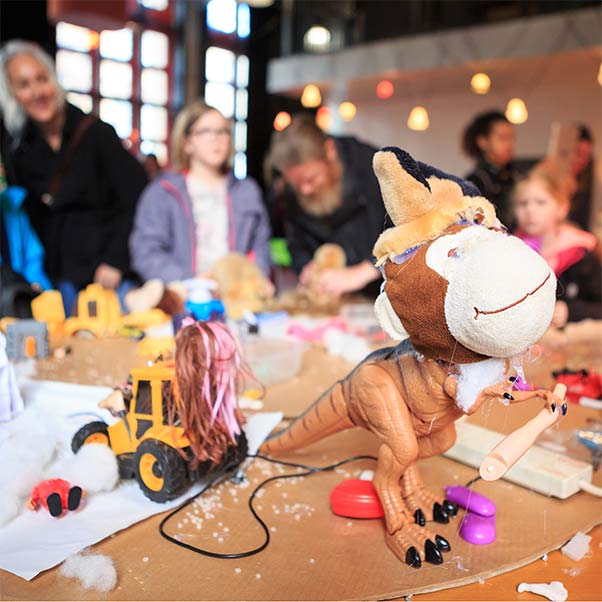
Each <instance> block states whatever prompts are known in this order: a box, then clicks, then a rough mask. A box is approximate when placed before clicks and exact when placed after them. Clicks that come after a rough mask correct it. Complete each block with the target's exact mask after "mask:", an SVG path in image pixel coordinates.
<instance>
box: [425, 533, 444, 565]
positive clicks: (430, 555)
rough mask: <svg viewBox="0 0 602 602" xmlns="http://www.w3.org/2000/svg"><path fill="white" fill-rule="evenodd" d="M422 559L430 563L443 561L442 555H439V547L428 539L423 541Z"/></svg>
mask: <svg viewBox="0 0 602 602" xmlns="http://www.w3.org/2000/svg"><path fill="white" fill-rule="evenodd" d="M424 559H425V560H426V561H427V562H430V563H431V564H442V563H443V556H441V552H440V551H439V548H437V546H436V545H435V544H434V543H433V542H432V541H431V540H430V539H427V540H426V541H425V542H424Z"/></svg>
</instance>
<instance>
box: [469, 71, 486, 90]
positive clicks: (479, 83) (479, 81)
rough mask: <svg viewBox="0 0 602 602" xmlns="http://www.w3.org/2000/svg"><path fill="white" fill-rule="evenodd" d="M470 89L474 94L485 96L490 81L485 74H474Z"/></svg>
mask: <svg viewBox="0 0 602 602" xmlns="http://www.w3.org/2000/svg"><path fill="white" fill-rule="evenodd" d="M470 87H471V88H472V91H473V92H474V93H475V94H487V92H489V88H490V87H491V80H490V79H489V76H488V75H487V74H486V73H475V74H474V75H473V76H472V78H471V80H470Z"/></svg>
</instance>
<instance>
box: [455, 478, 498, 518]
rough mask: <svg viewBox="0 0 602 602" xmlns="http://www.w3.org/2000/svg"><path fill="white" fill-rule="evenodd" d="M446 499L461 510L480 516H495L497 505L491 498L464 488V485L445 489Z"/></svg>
mask: <svg viewBox="0 0 602 602" xmlns="http://www.w3.org/2000/svg"><path fill="white" fill-rule="evenodd" d="M445 497H446V498H447V499H448V500H449V501H450V502H453V503H454V504H457V505H458V506H460V507H461V508H465V509H466V510H469V511H470V512H474V513H475V514H479V515H480V516H494V515H495V503H494V502H492V501H491V500H490V499H489V498H487V497H485V496H484V495H481V494H480V493H477V492H476V491H472V490H471V489H468V487H464V486H463V485H450V486H448V487H446V488H445Z"/></svg>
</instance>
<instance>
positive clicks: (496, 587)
mask: <svg viewBox="0 0 602 602" xmlns="http://www.w3.org/2000/svg"><path fill="white" fill-rule="evenodd" d="M557 342H558V341H557ZM90 345H97V351H98V348H101V349H103V350H104V351H103V352H102V353H97V352H95V353H88V352H87V350H89V349H91V347H89V346H90ZM73 348H74V352H73V353H72V354H71V355H70V356H68V357H67V358H66V359H64V360H62V362H57V361H55V360H45V361H42V362H40V363H39V365H38V376H39V377H40V378H45V379H56V380H65V381H70V382H81V383H84V384H93V383H94V384H110V383H115V382H119V381H121V380H123V379H125V377H126V376H127V373H128V371H129V369H130V368H132V367H133V366H135V365H142V364H143V360H141V359H140V358H139V357H137V355H136V352H135V346H134V345H133V344H132V343H131V342H129V341H124V340H107V341H101V342H98V343H93V342H87V341H85V342H84V341H78V342H75V343H73ZM542 353H543V354H544V357H543V360H544V361H543V362H538V365H539V366H540V367H541V366H543V367H542V368H540V369H539V370H540V371H539V372H538V373H536V374H532V375H529V374H528V376H529V377H530V379H531V380H532V381H534V382H537V384H538V385H540V386H544V387H550V386H551V385H552V383H553V381H552V377H551V371H552V370H553V369H558V368H562V367H564V366H568V367H569V368H571V369H577V368H583V367H585V368H588V369H590V370H591V369H596V370H598V371H600V370H601V366H602V361H601V357H602V353H601V350H600V346H599V343H597V342H596V343H594V344H593V343H592V342H591V341H589V342H583V341H574V342H568V343H567V342H566V341H564V340H563V341H560V343H559V344H558V346H556V347H550V348H544V349H543V351H542ZM103 358H104V359H103ZM116 358H118V359H119V361H115V359H116ZM348 370H349V364H347V363H346V362H344V361H343V360H340V359H338V358H330V357H328V356H326V354H325V353H324V352H322V351H318V352H317V351H316V350H315V349H312V350H310V351H309V352H308V353H307V354H306V358H305V361H304V366H303V372H302V374H301V375H300V376H301V377H304V376H308V375H311V374H313V373H317V372H320V373H321V376H322V377H323V378H326V379H328V378H332V379H333V380H335V379H336V378H339V377H340V376H341V375H342V374H344V373H346V372H347V371H348ZM302 382H303V378H299V377H296V378H295V379H294V383H292V384H294V385H295V386H293V387H291V386H290V385H291V383H287V387H286V391H287V407H286V409H285V413H288V414H290V413H293V414H294V413H296V412H297V411H298V410H299V409H301V408H303V407H305V406H306V405H307V400H308V399H311V398H313V397H315V395H316V394H317V393H319V392H321V389H320V388H317V390H316V391H313V390H308V389H307V387H303V386H298V385H300V384H301V383H302ZM282 390H283V386H282V385H277V386H275V387H273V388H272V390H271V391H269V393H268V396H267V397H266V400H265V405H266V409H268V410H273V409H277V408H278V402H277V401H276V400H277V399H280V400H281V399H282V397H281V396H280V395H279V391H282ZM278 409H282V408H278ZM601 419H602V416H601ZM601 512H602V507H601ZM128 531H129V530H128ZM126 533H127V531H126V532H124V533H123V534H117V535H116V536H115V538H116V540H117V539H119V538H120V537H123V539H124V541H126V539H127V538H126V537H124V535H125V534H126ZM590 535H592V537H593V540H592V542H591V546H590V548H591V553H590V555H589V556H588V557H587V558H585V559H583V560H581V561H579V562H577V563H575V562H573V561H571V560H569V559H568V558H566V557H565V556H563V555H562V554H561V553H560V551H555V552H552V553H550V554H549V555H548V557H547V559H546V560H538V561H536V562H533V563H531V564H529V565H527V566H525V567H522V568H519V569H516V570H513V571H510V572H507V573H504V574H501V575H499V576H496V577H492V578H490V579H487V580H485V581H484V582H483V583H473V584H471V585H466V586H462V587H457V588H452V589H448V590H443V591H437V592H433V593H428V594H417V595H415V596H414V599H416V600H418V599H421V600H541V599H542V598H541V597H539V596H536V595H534V594H532V593H521V594H519V593H517V592H516V587H517V585H518V584H519V583H521V582H527V583H542V582H550V581H562V582H563V583H564V585H565V587H566V588H567V590H568V592H569V600H602V577H601V575H602V526H600V525H599V526H597V527H595V528H594V529H593V530H592V531H591V532H590ZM48 573H52V571H50V572H48ZM46 575H47V574H45V575H42V576H41V581H42V582H48V581H47V577H46ZM35 581H37V580H34V582H33V583H26V582H25V581H22V582H21V581H20V580H18V579H17V578H15V577H14V576H12V575H8V574H6V573H3V572H2V571H0V599H2V600H5V599H32V598H38V597H40V596H43V595H44V589H43V585H42V583H40V584H39V586H38V587H36V586H35V585H34V583H35ZM2 582H4V583H5V585H6V584H9V583H10V585H11V587H10V588H7V589H6V590H5V591H6V593H8V594H9V596H10V597H5V594H3V591H2V590H3V589H4V588H3V587H2ZM19 582H20V583H19ZM48 583H49V582H48ZM199 597H202V596H199ZM82 599H83V598H82Z"/></svg>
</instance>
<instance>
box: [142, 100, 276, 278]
mask: <svg viewBox="0 0 602 602" xmlns="http://www.w3.org/2000/svg"><path fill="white" fill-rule="evenodd" d="M172 153H173V163H174V167H175V168H176V170H177V171H175V172H171V173H165V174H162V175H161V176H160V177H159V178H157V179H155V180H154V181H153V182H152V183H151V184H149V185H148V186H147V188H146V189H145V190H144V192H143V193H142V197H141V199H140V202H139V203H138V208H137V211H136V218H135V221H134V229H133V231H132V234H131V236H130V253H131V259H132V267H133V268H134V269H135V270H136V271H137V272H138V274H140V276H141V277H142V278H143V279H144V280H147V281H148V280H151V279H159V280H161V281H162V282H163V283H166V284H168V283H171V282H174V281H176V282H177V281H182V280H185V279H188V278H194V277H197V276H203V275H204V274H206V273H208V272H209V270H210V269H211V267H212V266H213V264H214V263H215V262H217V261H218V260H219V259H221V258H222V257H223V256H224V255H227V254H228V253H231V252H239V253H242V254H244V255H246V256H247V257H249V258H251V259H252V260H253V261H255V263H256V264H257V266H258V267H259V268H260V269H261V271H262V272H263V273H264V275H266V276H268V275H269V270H270V259H269V239H270V225H269V219H268V215H267V211H266V209H265V206H264V204H263V200H262V197H261V191H260V189H259V186H258V185H257V183H256V182H255V181H254V180H253V179H251V178H245V179H244V180H237V179H235V178H234V176H233V174H232V172H231V170H230V169H229V167H228V162H229V159H230V157H231V155H232V141H231V124H230V122H229V121H228V120H226V119H225V118H224V117H223V115H222V114H221V113H220V112H219V111H217V110H216V109H214V108H212V107H209V106H208V105H206V104H205V103H204V102H203V101H202V100H198V101H196V102H194V103H192V104H190V105H188V106H187V107H185V108H184V109H183V110H182V111H181V112H180V113H179V114H178V116H177V118H176V120H175V124H174V128H173V132H172Z"/></svg>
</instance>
